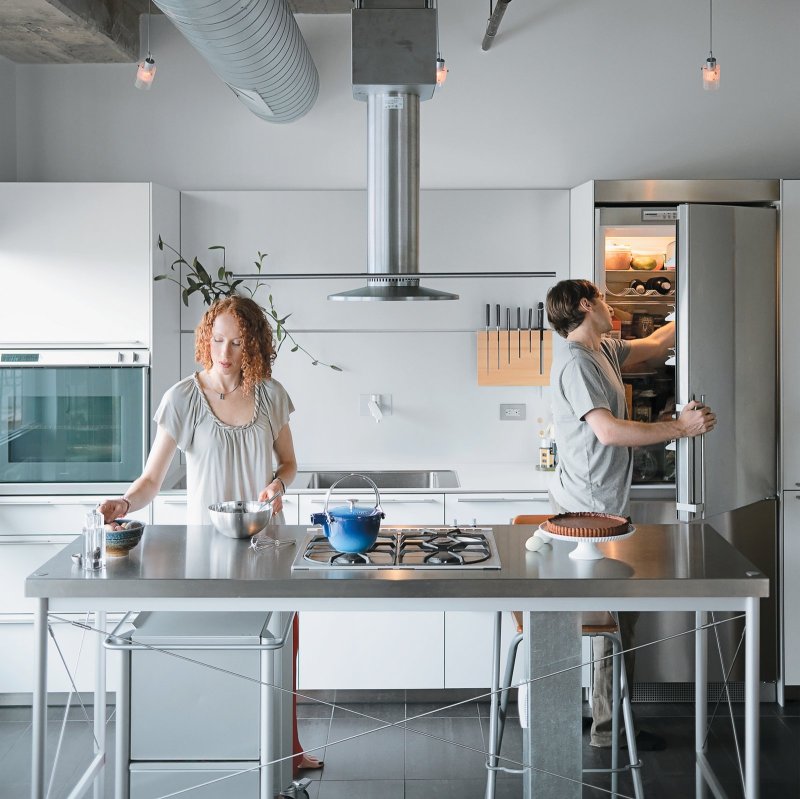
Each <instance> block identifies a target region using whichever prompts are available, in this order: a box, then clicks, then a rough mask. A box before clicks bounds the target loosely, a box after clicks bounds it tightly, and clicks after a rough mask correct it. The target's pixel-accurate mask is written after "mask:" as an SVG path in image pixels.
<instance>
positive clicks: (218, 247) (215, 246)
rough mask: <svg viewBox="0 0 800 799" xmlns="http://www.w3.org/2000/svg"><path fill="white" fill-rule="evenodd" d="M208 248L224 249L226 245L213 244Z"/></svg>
mask: <svg viewBox="0 0 800 799" xmlns="http://www.w3.org/2000/svg"><path fill="white" fill-rule="evenodd" d="M208 249H209V250H224V249H225V247H224V246H223V245H222V244H212V245H211V246H210V247H209V248H208Z"/></svg>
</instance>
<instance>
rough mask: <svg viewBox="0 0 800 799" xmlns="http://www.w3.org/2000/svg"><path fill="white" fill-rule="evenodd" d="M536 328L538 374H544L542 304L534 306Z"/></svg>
mask: <svg viewBox="0 0 800 799" xmlns="http://www.w3.org/2000/svg"><path fill="white" fill-rule="evenodd" d="M536 327H538V328H539V374H540V375H543V374H544V362H543V358H544V303H543V302H540V303H539V304H538V305H537V306H536Z"/></svg>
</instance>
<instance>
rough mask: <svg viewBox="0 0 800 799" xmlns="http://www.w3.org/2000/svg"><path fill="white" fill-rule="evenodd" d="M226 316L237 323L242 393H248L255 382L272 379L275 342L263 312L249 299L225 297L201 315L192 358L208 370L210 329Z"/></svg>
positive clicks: (209, 362)
mask: <svg viewBox="0 0 800 799" xmlns="http://www.w3.org/2000/svg"><path fill="white" fill-rule="evenodd" d="M224 313H229V314H230V315H231V316H233V317H234V318H235V319H236V321H237V322H238V323H239V331H240V333H241V336H242V391H243V392H244V393H245V394H249V393H250V392H251V391H253V388H254V387H255V385H256V383H258V382H259V381H261V380H266V379H268V378H270V377H272V364H273V363H274V361H275V354H276V353H275V340H274V338H273V335H272V326H271V325H270V323H269V322H268V321H267V318H266V316H265V315H264V309H263V308H262V307H261V306H260V305H259V304H258V303H257V302H255V301H254V300H251V299H250V298H249V297H236V296H234V297H226V298H225V299H223V300H217V301H216V302H215V303H214V304H213V305H212V306H211V307H210V308H209V309H208V310H207V311H206V312H205V313H204V314H203V318H202V319H201V320H200V324H199V325H198V326H197V328H196V329H195V331H194V357H195V360H197V362H198V363H202V364H203V366H204V367H205V368H206V369H207V370H210V369H211V367H212V366H213V361H212V360H211V329H212V327H213V326H214V320H215V319H216V318H217V317H218V316H219V315H220V314H224Z"/></svg>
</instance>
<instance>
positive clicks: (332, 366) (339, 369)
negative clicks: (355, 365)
mask: <svg viewBox="0 0 800 799" xmlns="http://www.w3.org/2000/svg"><path fill="white" fill-rule="evenodd" d="M331 369H333V371H334V372H341V371H342V369H341V368H340V367H338V366H337V365H336V364H335V363H332V364H331Z"/></svg>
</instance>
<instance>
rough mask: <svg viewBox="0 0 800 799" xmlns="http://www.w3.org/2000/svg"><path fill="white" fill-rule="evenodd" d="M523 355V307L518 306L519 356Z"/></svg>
mask: <svg viewBox="0 0 800 799" xmlns="http://www.w3.org/2000/svg"><path fill="white" fill-rule="evenodd" d="M521 357H522V309H521V308H520V307H519V305H518V306H517V358H521Z"/></svg>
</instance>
